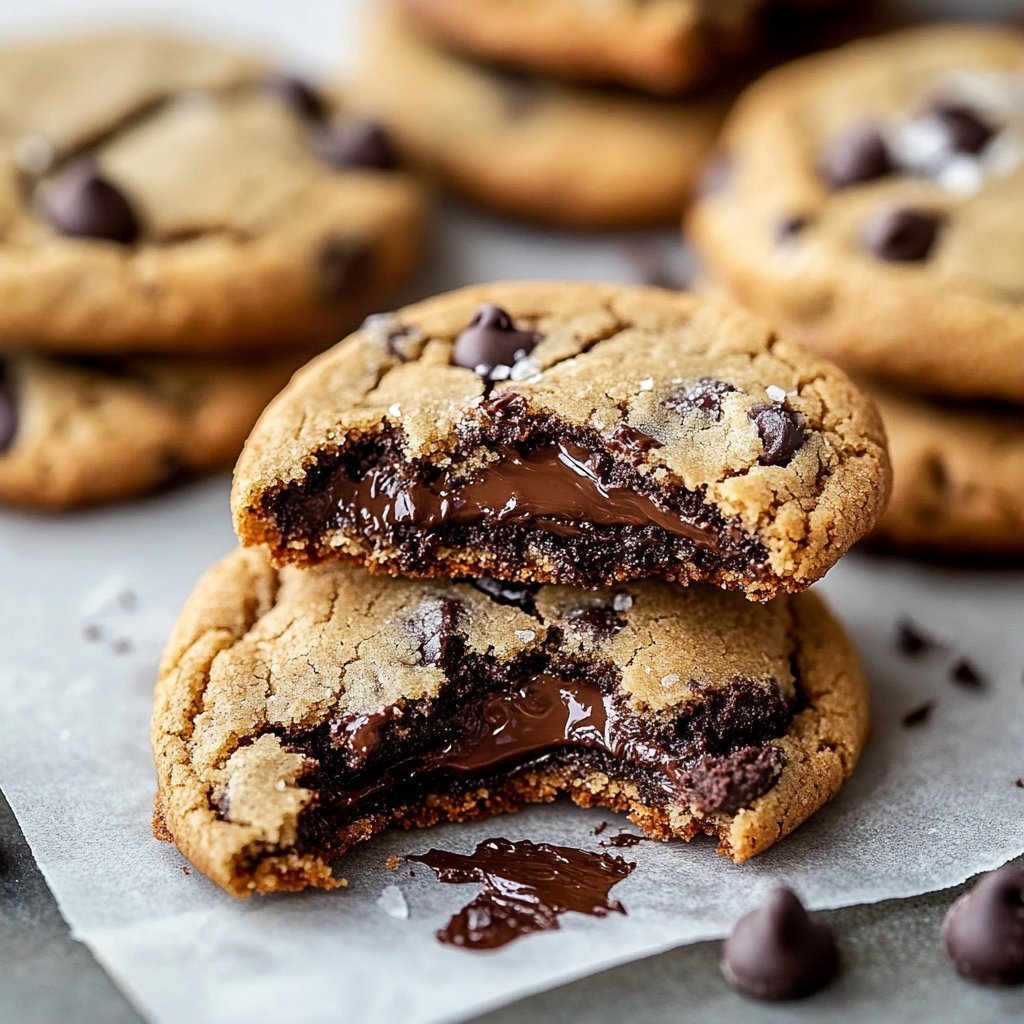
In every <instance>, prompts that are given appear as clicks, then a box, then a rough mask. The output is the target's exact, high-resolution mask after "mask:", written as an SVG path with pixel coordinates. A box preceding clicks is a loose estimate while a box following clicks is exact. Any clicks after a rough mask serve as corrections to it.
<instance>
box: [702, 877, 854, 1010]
mask: <svg viewBox="0 0 1024 1024" xmlns="http://www.w3.org/2000/svg"><path fill="white" fill-rule="evenodd" d="M838 966H839V951H838V949H837V948H836V941H835V939H834V938H833V936H832V932H831V930H830V929H829V927H828V926H827V925H826V924H825V923H824V922H822V921H819V920H817V919H816V918H815V917H813V916H811V915H810V914H808V913H807V911H806V910H804V907H803V904H802V903H801V902H800V900H799V899H798V898H797V896H796V894H795V893H794V892H793V891H792V890H791V889H785V888H780V889H773V890H772V891H771V892H770V893H769V894H768V896H767V898H766V899H765V901H764V903H763V904H762V905H761V907H760V908H759V909H757V910H754V911H751V913H749V914H746V915H745V916H744V917H741V918H740V919H739V921H737V922H736V925H735V926H734V927H733V930H732V932H731V934H730V935H729V937H728V938H727V939H726V940H725V946H724V947H723V949H722V961H721V967H722V974H723V975H725V980H726V981H728V982H729V984H730V985H732V986H733V988H736V989H738V990H739V991H740V992H742V993H744V994H745V995H748V996H752V997H753V998H755V999H766V1000H772V1001H779V1000H783V999H801V998H803V997H804V996H809V995H811V993H813V992H817V991H818V989H820V988H823V987H824V986H825V985H827V984H828V982H829V981H830V980H831V978H832V977H833V975H834V974H835V973H836V969H837V967H838Z"/></svg>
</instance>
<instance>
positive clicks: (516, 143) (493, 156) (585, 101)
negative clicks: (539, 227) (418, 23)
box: [353, 17, 725, 227]
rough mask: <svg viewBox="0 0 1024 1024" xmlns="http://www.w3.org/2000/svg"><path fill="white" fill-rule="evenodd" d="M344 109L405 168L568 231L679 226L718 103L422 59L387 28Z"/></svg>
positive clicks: (415, 44) (423, 48)
mask: <svg viewBox="0 0 1024 1024" xmlns="http://www.w3.org/2000/svg"><path fill="white" fill-rule="evenodd" d="M353 103H354V104H355V105H356V107H357V109H360V110H362V111H363V112H364V114H365V115H366V116H372V117H377V118H380V119H381V120H382V121H384V122H385V123H386V124H387V126H388V129H389V130H390V132H391V133H392V135H393V136H394V139H395V142H396V144H397V145H398V146H399V148H400V149H401V150H402V151H403V152H404V153H405V154H406V155H407V156H408V158H409V159H410V161H412V162H414V163H415V164H418V165H419V166H421V167H423V168H424V169H425V170H427V171H429V172H430V173H432V174H433V175H434V176H436V177H438V178H440V179H441V180H442V181H444V182H445V183H447V184H449V185H450V186H451V187H452V188H454V189H456V190H458V191H459V192H462V193H464V194H465V195H467V196H469V197H470V198H472V199H474V200H475V201H477V202H479V203H482V204H483V205H485V206H488V207H491V208H493V209H496V210H498V211H501V212H504V213H509V214H513V215H516V216H522V217H527V218H532V219H536V220H540V221H544V222H548V223H553V224H562V225H568V226H574V227H618V226H625V225H631V224H648V223H668V222H671V221H673V220H676V219H677V218H678V217H679V214H680V211H681V210H682V208H683V205H684V203H685V202H686V201H687V199H688V198H689V196H690V194H691V192H692V190H693V187H694V185H695V182H696V179H697V175H698V173H699V168H700V165H701V162H702V161H703V159H704V157H705V156H706V155H707V153H708V151H709V149H710V147H711V145H712V142H713V139H714V136H715V133H716V131H717V130H718V126H719V123H720V121H721V117H722V114H723V113H724V110H725V103H724V101H722V100H720V99H714V98H710V99H709V98H702V99H694V100H691V101H687V102H678V101H676V102H670V101H667V100H666V101H662V100H658V99H655V98H649V97H643V96H634V95H629V94H627V93H624V92H616V91H611V90H601V89H597V88H592V89H585V88H572V87H571V86H566V85H562V84H559V83H556V82H551V81H546V80H543V79H539V78H531V77H525V76H522V75H518V74H508V73H503V72H500V71H496V70H493V69H490V68H487V67H484V66H481V65H477V64H473V63H470V62H468V61H464V60H461V59H459V58H457V57H453V56H451V55H449V54H447V53H444V52H442V51H441V50H436V49H434V48H432V47H431V46H430V45H429V44H428V43H426V42H425V41H423V40H422V39H420V38H419V37H417V36H416V35H415V34H414V33H413V32H412V31H411V30H409V29H408V28H406V27H405V26H402V25H400V24H398V23H397V22H396V21H395V19H393V18H386V17H385V18H383V19H382V20H381V21H380V23H379V24H378V26H377V28H376V31H375V32H374V36H373V41H372V44H371V45H370V46H369V48H368V50H367V53H366V59H365V60H364V62H363V68H362V71H361V72H360V73H359V74H358V75H357V78H356V81H355V82H354V84H353Z"/></svg>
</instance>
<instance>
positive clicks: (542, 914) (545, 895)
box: [406, 839, 636, 949]
mask: <svg viewBox="0 0 1024 1024" xmlns="http://www.w3.org/2000/svg"><path fill="white" fill-rule="evenodd" d="M406 860H411V861H416V862H417V863H420V864H425V865H426V866H427V867H428V868H430V869H431V870H432V871H433V872H434V874H435V875H437V878H438V880H439V881H442V882H451V883H455V884H463V883H467V882H476V883H477V884H479V885H481V886H482V887H483V891H482V892H481V893H480V895H479V896H477V897H476V898H475V899H473V900H472V901H471V902H470V903H469V904H467V905H466V906H465V907H463V908H462V910H460V911H459V912H458V913H457V914H455V915H454V916H453V917H452V919H451V920H450V921H449V922H448V924H447V925H446V926H445V927H444V928H442V929H441V930H440V931H438V933H437V938H438V940H439V941H440V942H443V943H444V944H445V945H450V946H459V947H460V948H462V949H497V948H498V947H499V946H504V945H507V944H508V943H509V942H512V941H513V940H514V939H518V938H522V937H523V936H525V935H531V934H533V933H534V932H543V931H551V930H552V929H556V928H558V927H559V923H558V919H559V918H560V917H561V916H562V915H563V914H565V913H568V912H570V911H571V912H573V913H577V914H587V915H589V916H591V917H606V916H607V915H608V914H610V913H613V912H614V913H617V914H624V913H625V912H626V911H625V908H624V907H623V906H622V904H621V903H619V901H618V900H613V899H611V897H610V896H609V893H610V892H611V889H612V887H613V886H614V885H615V884H616V883H618V882H621V881H622V880H623V879H624V878H627V877H628V876H629V875H630V874H631V872H632V871H633V868H634V867H636V865H635V864H629V863H627V862H626V861H624V860H623V859H622V858H621V857H615V856H612V855H610V854H607V853H590V852H588V851H585V850H575V849H572V848H571V847H567V846H553V845H551V844H549V843H532V842H530V841H529V840H528V839H523V840H520V841H519V842H511V841H509V840H508V839H486V840H484V842H482V843H480V845H479V846H477V848H476V850H475V851H474V852H473V853H471V854H468V855H464V854H458V853H449V852H447V851H445V850H429V851H428V852H427V853H424V854H418V855H415V856H411V857H407V858H406Z"/></svg>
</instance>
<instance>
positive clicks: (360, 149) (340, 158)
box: [317, 121, 398, 171]
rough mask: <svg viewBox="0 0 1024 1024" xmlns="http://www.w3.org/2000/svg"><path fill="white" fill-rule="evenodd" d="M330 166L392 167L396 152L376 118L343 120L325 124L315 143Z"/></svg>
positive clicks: (393, 167)
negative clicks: (329, 125) (326, 126)
mask: <svg viewBox="0 0 1024 1024" xmlns="http://www.w3.org/2000/svg"><path fill="white" fill-rule="evenodd" d="M317 148H318V150H319V152H320V155H321V156H322V157H323V158H324V160H325V161H326V162H327V163H328V164H330V166H331V167H366V168H371V169H374V170H379V171H392V170H394V169H395V168H396V167H397V166H398V156H397V154H396V153H395V148H394V146H393V145H392V144H391V139H390V138H389V137H388V134H387V132H386V131H385V130H384V126H383V125H382V124H380V122H378V121H343V122H342V123H341V124H337V125H332V126H331V127H330V128H328V129H327V130H326V131H325V132H324V133H323V135H322V136H321V138H320V139H319V142H318V146H317Z"/></svg>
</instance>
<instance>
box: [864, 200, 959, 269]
mask: <svg viewBox="0 0 1024 1024" xmlns="http://www.w3.org/2000/svg"><path fill="white" fill-rule="evenodd" d="M941 224H942V218H941V216H940V215H939V214H936V213H931V212H929V211H927V210H911V209H907V208H905V207H891V208H889V209H885V210H882V211H881V212H880V213H878V214H876V215H875V216H874V217H873V218H872V219H871V220H870V221H868V223H867V226H866V227H865V229H864V236H863V241H864V245H865V247H866V248H867V249H868V251H869V252H871V253H873V254H874V255H875V256H877V257H878V258H879V259H883V260H889V261H890V262H892V263H913V262H916V261H917V260H923V259H925V258H927V256H928V254H929V253H930V252H931V251H932V247H933V246H934V245H935V240H936V239H937V238H938V235H939V228H940V226H941Z"/></svg>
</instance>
